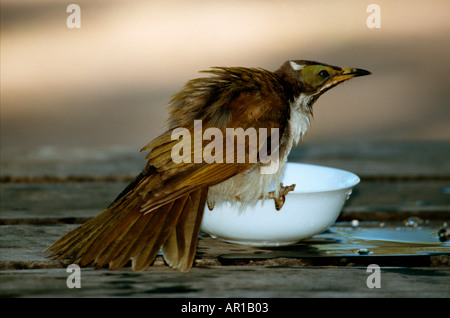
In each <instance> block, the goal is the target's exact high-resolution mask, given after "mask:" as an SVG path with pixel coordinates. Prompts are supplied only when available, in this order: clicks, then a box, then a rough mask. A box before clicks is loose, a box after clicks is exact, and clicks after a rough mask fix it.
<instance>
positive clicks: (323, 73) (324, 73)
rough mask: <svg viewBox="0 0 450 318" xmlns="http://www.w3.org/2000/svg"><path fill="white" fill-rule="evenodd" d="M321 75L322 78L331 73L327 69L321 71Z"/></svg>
mask: <svg viewBox="0 0 450 318" xmlns="http://www.w3.org/2000/svg"><path fill="white" fill-rule="evenodd" d="M319 76H320V77H322V78H327V77H328V76H330V73H328V72H327V71H320V72H319Z"/></svg>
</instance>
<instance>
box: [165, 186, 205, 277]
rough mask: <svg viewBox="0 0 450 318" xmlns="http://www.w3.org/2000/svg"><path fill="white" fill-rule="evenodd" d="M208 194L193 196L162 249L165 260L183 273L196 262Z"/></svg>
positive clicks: (200, 192)
mask: <svg viewBox="0 0 450 318" xmlns="http://www.w3.org/2000/svg"><path fill="white" fill-rule="evenodd" d="M207 194H208V191H207V190H199V191H196V192H195V193H192V194H191V196H190V197H189V206H186V207H185V209H183V211H182V214H181V216H180V218H179V220H178V223H177V225H176V226H175V227H174V228H173V230H172V232H171V233H170V236H169V237H168V239H167V240H166V242H165V244H164V245H163V248H162V251H163V255H164V260H165V261H166V262H167V263H168V264H169V265H170V266H171V267H173V268H175V269H178V270H180V271H183V272H187V271H189V269H190V268H191V266H192V262H193V261H194V257H195V251H196V248H197V241H198V234H199V232H200V226H201V222H202V218H203V212H204V209H205V204H206V197H207ZM191 211H194V213H191Z"/></svg>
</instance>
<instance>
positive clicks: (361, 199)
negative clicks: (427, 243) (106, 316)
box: [0, 180, 450, 224]
mask: <svg viewBox="0 0 450 318" xmlns="http://www.w3.org/2000/svg"><path fill="white" fill-rule="evenodd" d="M449 184H450V183H448V182H447V181H429V180H425V181H396V182H391V181H366V182H364V181H363V182H361V183H360V184H359V185H358V186H357V187H356V188H355V189H354V190H353V193H352V195H351V197H350V200H349V201H347V203H346V205H345V207H344V210H343V212H342V214H341V216H340V219H339V220H340V221H348V220H351V219H353V218H356V219H359V220H362V221H364V220H385V221H387V220H403V219H405V218H408V217H409V216H418V217H421V218H424V219H433V220H442V221H445V220H448V218H449V216H450V193H449ZM126 185H127V183H126V182H68V183H2V184H0V195H1V198H2V200H1V201H0V211H1V212H0V224H55V223H83V222H85V221H86V220H87V219H89V218H91V217H93V216H96V215H97V214H99V213H100V212H101V211H102V210H103V209H104V208H105V207H107V206H108V205H109V204H110V203H111V202H112V201H113V200H114V198H115V197H116V196H117V195H118V194H119V193H120V192H121V191H122V189H123V188H125V186H126Z"/></svg>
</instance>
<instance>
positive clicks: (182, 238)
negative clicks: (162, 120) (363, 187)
mask: <svg viewBox="0 0 450 318" xmlns="http://www.w3.org/2000/svg"><path fill="white" fill-rule="evenodd" d="M200 73H202V74H205V76H202V77H199V78H195V79H192V80H189V81H187V82H186V84H185V85H184V87H183V88H182V89H181V90H180V91H179V92H178V93H176V94H175V95H173V96H172V99H171V100H170V102H169V105H168V112H169V119H168V122H167V129H166V130H165V132H164V133H162V134H161V135H159V136H158V137H156V138H154V139H153V140H152V141H150V142H149V143H148V144H147V145H146V146H144V147H143V148H142V149H141V151H144V152H148V154H147V156H146V160H147V161H146V165H145V167H144V169H143V170H142V171H141V172H140V173H139V174H138V175H137V177H136V178H135V179H134V180H133V181H132V182H131V183H130V184H129V185H128V186H127V187H126V188H125V189H124V190H123V191H122V192H121V193H120V194H119V195H118V196H117V198H116V199H115V200H114V201H113V202H112V203H111V204H110V205H109V206H108V207H107V208H106V209H105V210H104V211H103V212H101V213H100V214H99V215H97V216H96V217H93V218H92V219H90V220H88V221H87V222H86V223H84V224H82V225H80V226H79V227H77V228H75V229H73V230H71V231H70V232H68V233H67V234H65V235H64V236H62V237H61V238H60V239H59V240H57V241H56V242H55V243H53V244H52V245H51V246H50V247H49V248H47V249H46V250H45V251H44V252H45V253H50V255H48V257H52V258H54V259H70V260H71V261H72V262H73V263H77V264H79V265H80V266H93V267H95V268H109V269H111V270H117V269H121V268H123V267H125V266H126V265H127V264H129V262H130V260H131V268H132V270H133V271H144V270H146V269H148V268H149V267H150V266H151V265H152V264H153V263H154V261H155V259H156V257H157V255H159V254H158V253H160V252H162V255H163V259H164V262H165V264H167V265H168V266H169V267H171V268H173V269H174V270H178V271H181V272H188V271H190V269H191V267H192V266H193V264H194V261H195V255H196V249H197V243H198V237H199V233H200V227H201V222H202V217H203V212H204V210H205V209H206V208H209V209H214V207H215V206H216V205H218V204H222V203H224V202H231V203H233V204H234V203H236V204H237V203H239V204H240V205H241V206H249V205H254V204H256V203H257V202H258V201H259V200H262V199H274V201H275V206H276V208H277V210H281V211H280V212H277V213H282V206H283V203H284V200H285V199H286V198H285V196H286V194H287V193H288V192H289V191H291V190H292V189H293V188H294V187H295V185H289V186H284V185H283V184H282V183H281V182H280V180H281V175H282V172H283V169H284V166H285V164H286V162H287V158H288V155H289V153H290V151H291V149H292V147H293V146H295V145H297V144H298V143H299V142H300V140H301V139H302V138H303V135H304V134H305V133H306V131H307V129H308V127H309V125H310V120H311V118H312V117H313V104H314V103H315V102H316V101H317V99H318V98H319V97H320V96H321V95H322V94H323V93H325V92H326V91H328V90H329V89H331V88H333V87H335V86H337V85H338V84H340V83H343V82H345V81H347V80H349V79H351V78H354V77H360V76H365V75H369V74H371V72H369V71H366V70H363V69H359V68H343V67H338V66H332V65H329V64H324V63H319V62H315V61H309V60H288V61H286V62H284V63H283V64H282V65H281V67H279V68H278V69H277V70H275V71H268V70H266V69H264V68H254V67H211V68H210V69H208V70H204V71H200ZM199 124H201V125H199ZM196 129H197V132H196ZM208 129H214V130H213V131H214V132H216V134H210V136H209V138H208V136H205V132H206V131H207V130H208ZM227 129H228V130H227ZM229 129H234V131H240V132H241V135H239V134H237V135H235V136H231V137H230V135H229V134H227V132H228V131H229ZM239 129H240V130H239ZM252 129H254V131H257V132H261V131H263V130H264V129H265V132H266V133H267V134H266V135H264V134H260V135H259V138H258V143H257V144H256V145H253V146H252V147H250V145H249V146H248V147H247V145H246V140H249V136H246V135H245V133H246V132H248V131H250V130H252ZM209 131H211V130H209ZM177 132H178V133H179V132H188V133H190V135H189V134H185V135H182V136H181V135H178V138H174V136H175V137H176V136H177V134H176V133H177ZM242 132H244V136H243V137H244V138H240V137H242ZM219 133H220V134H219ZM180 136H181V137H180ZM195 136H200V137H202V138H201V140H200V141H196V140H195ZM239 136H240V137H239ZM205 137H206V138H205ZM213 137H214V138H213ZM272 137H273V139H272ZM230 138H234V140H233V143H232V144H233V145H234V147H231V148H230V149H231V150H230V149H226V150H227V151H225V150H224V149H222V150H221V149H220V147H211V143H213V142H216V143H217V144H216V145H220V144H222V145H225V144H226V142H227V141H230ZM246 138H247V139H246ZM213 139H214V140H213ZM182 141H184V143H183V144H182V146H183V147H181V146H180V144H181V143H182ZM209 141H210V142H209ZM273 141H275V142H273ZM234 142H236V143H234ZM248 144H250V141H249V142H248ZM184 146H186V147H184ZM208 146H209V148H208ZM241 146H242V147H243V148H241V149H244V150H243V151H241V152H240V153H239V152H238V150H237V149H238V148H239V147H241ZM175 148H176V149H177V150H178V154H180V153H182V154H181V155H180V158H181V159H180V158H178V159H179V160H174V155H176V154H177V151H174V149H175ZM207 148H208V149H207ZM211 148H214V149H211ZM224 148H225V147H224ZM262 149H266V152H267V154H278V156H276V157H274V161H276V166H275V167H276V170H274V171H272V172H270V173H262V171H263V170H262V169H263V168H264V167H265V168H267V167H268V165H269V163H268V162H267V160H266V161H265V162H264V160H263V156H262V155H261V154H263V153H262V152H261V150H262ZM207 150H208V151H207ZM212 150H214V151H212ZM228 150H230V152H228ZM255 152H256V160H255V159H254V158H255V156H253V155H254V153H255ZM205 153H209V155H210V156H213V157H214V158H215V159H217V160H206V157H204V158H203V157H201V155H202V154H203V156H204V154H205ZM198 158H200V159H199V160H196V159H198ZM252 158H253V160H250V159H252ZM225 159H229V160H225ZM266 159H267V158H266ZM207 161H208V162H207Z"/></svg>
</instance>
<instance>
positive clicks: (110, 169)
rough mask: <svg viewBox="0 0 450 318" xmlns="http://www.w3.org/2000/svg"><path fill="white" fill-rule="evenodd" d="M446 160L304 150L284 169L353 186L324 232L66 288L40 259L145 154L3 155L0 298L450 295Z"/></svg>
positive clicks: (441, 151)
mask: <svg viewBox="0 0 450 318" xmlns="http://www.w3.org/2000/svg"><path fill="white" fill-rule="evenodd" d="M77 154H78V156H77ZM80 154H81V155H80ZM449 158H450V142H409V143H407V142H389V143H381V142H376V143H375V142H374V143H365V144H338V145H336V144H333V145H327V144H324V145H305V146H303V147H300V148H297V149H295V150H294V151H293V153H292V154H291V157H290V161H293V162H303V163H312V164H318V165H325V166H331V167H336V168H341V169H345V170H349V171H352V172H354V173H356V174H358V175H359V176H360V178H361V183H360V184H359V185H358V186H357V187H356V188H355V190H354V191H353V194H352V196H351V198H350V200H349V201H348V202H347V204H346V205H345V207H344V209H343V211H342V213H341V215H340V217H339V219H338V221H337V222H336V224H334V225H333V226H332V227H331V228H330V229H329V230H327V231H326V232H324V233H322V234H320V235H316V236H314V237H312V238H310V239H308V240H306V241H302V242H299V243H298V244H295V245H292V246H285V247H273V248H258V247H249V246H244V245H235V244H229V243H224V242H221V241H218V240H214V239H212V238H210V237H207V236H205V235H202V236H201V238H200V241H199V248H198V253H197V258H196V261H195V266H194V267H193V269H192V270H191V272H189V273H187V274H185V273H178V272H176V271H173V270H171V269H169V268H167V267H166V266H165V265H164V263H163V261H162V259H161V258H158V259H157V260H156V262H155V264H154V266H153V267H151V268H149V269H148V270H147V271H145V272H141V273H135V272H133V271H131V269H130V268H129V267H128V268H125V269H123V270H120V271H109V270H106V269H105V270H94V269H91V268H86V269H85V268H83V269H81V280H80V281H81V288H68V287H67V285H66V280H67V278H68V276H69V275H70V273H68V272H67V271H66V268H67V266H68V265H69V263H68V262H60V261H54V260H50V259H48V258H46V257H45V255H44V254H43V253H42V251H43V250H44V249H45V248H46V247H48V246H49V245H50V244H51V243H53V242H54V241H55V240H56V239H57V238H59V237H60V236H61V235H63V234H64V233H66V232H67V231H68V230H70V229H72V228H74V227H76V226H78V224H80V223H82V222H84V221H86V220H87V219H89V218H91V217H93V216H95V215H97V214H98V213H99V212H101V210H102V209H103V208H104V207H106V206H107V205H108V204H109V203H110V202H111V200H113V199H114V197H115V196H116V195H117V194H118V193H119V192H120V191H121V190H122V189H123V188H124V187H125V186H126V184H127V182H128V181H129V180H131V179H132V177H133V176H134V175H136V174H137V173H138V172H139V171H140V170H141V168H142V167H143V166H144V161H143V156H142V155H141V154H139V153H135V152H134V150H133V151H132V150H130V149H118V148H116V149H102V150H96V151H88V150H86V149H84V150H82V149H81V150H80V149H78V150H76V151H75V150H65V149H54V148H46V149H35V150H28V151H23V152H22V151H17V153H7V154H2V162H1V165H2V166H1V201H0V208H1V210H0V211H1V212H0V235H1V236H0V296H3V297H110V296H111V297H189V298H196V297H226V298H228V297H236V298H239V297H450V267H449V265H450V243H449V242H448V241H447V242H441V241H440V240H439V239H438V236H437V232H438V231H439V230H440V229H441V228H443V227H444V226H445V224H449V221H450V217H449V216H450V159H449ZM352 220H358V222H359V224H358V225H357V226H354V225H355V224H353V225H352V222H351V221H352ZM370 264H377V265H379V266H380V268H381V271H380V279H381V287H380V288H368V286H367V279H368V277H369V275H370V274H371V272H368V271H367V267H368V266H369V265H370Z"/></svg>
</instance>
